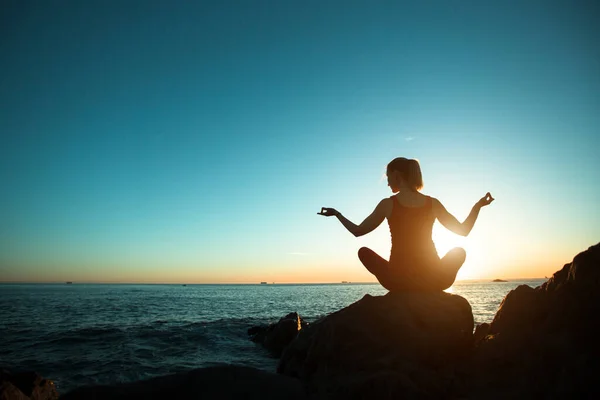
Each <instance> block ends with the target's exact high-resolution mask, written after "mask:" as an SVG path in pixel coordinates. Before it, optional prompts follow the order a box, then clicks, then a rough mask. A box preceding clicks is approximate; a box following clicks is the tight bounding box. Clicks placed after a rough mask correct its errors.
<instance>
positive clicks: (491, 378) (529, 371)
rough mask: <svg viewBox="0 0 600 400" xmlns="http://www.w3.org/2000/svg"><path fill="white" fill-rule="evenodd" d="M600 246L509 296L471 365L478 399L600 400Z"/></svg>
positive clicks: (482, 339)
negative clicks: (599, 376)
mask: <svg viewBox="0 0 600 400" xmlns="http://www.w3.org/2000/svg"><path fill="white" fill-rule="evenodd" d="M599 315H600V244H597V245H595V246H592V247H590V248H589V249H588V250H586V251H584V252H582V253H580V254H578V255H577V256H575V258H574V259H573V261H572V262H571V263H568V264H566V265H565V266H564V267H563V268H562V269H561V270H560V271H557V272H556V273H555V274H554V275H553V276H552V278H550V279H549V280H548V281H547V282H546V283H544V284H543V285H541V286H539V287H537V288H535V289H534V288H531V287H529V286H526V285H521V286H519V287H517V288H516V289H515V290H512V291H511V292H510V293H508V295H507V296H506V297H505V298H504V300H503V302H502V304H501V305H500V308H499V310H498V312H497V313H496V316H495V317H494V320H493V321H492V323H491V324H490V325H489V327H488V329H487V332H482V333H481V334H480V335H478V336H479V338H480V339H481V340H479V341H478V343H477V345H476V348H475V351H474V357H473V361H472V365H471V370H472V376H471V386H472V389H471V396H472V397H474V398H478V397H480V396H483V394H485V395H486V397H488V398H490V397H491V398H510V397H514V396H517V397H525V398H546V399H554V398H556V399H558V398H593V397H595V395H598V397H596V398H600V390H599V389H598V387H597V386H596V384H595V382H594V381H595V379H596V376H597V374H598V373H599V372H600V362H599V360H600V346H599V344H598V340H597V338H596V335H597V334H596V332H597V330H598V328H600V323H598V316H599Z"/></svg>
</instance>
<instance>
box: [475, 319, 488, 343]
mask: <svg viewBox="0 0 600 400" xmlns="http://www.w3.org/2000/svg"><path fill="white" fill-rule="evenodd" d="M489 333H490V324H488V323H486V322H484V323H483V324H479V325H477V326H476V327H475V333H474V334H473V342H474V343H476V344H477V343H479V342H481V341H482V340H483V339H485V338H486V337H487V335H488V334H489Z"/></svg>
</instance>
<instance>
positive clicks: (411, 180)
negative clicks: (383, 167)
mask: <svg viewBox="0 0 600 400" xmlns="http://www.w3.org/2000/svg"><path fill="white" fill-rule="evenodd" d="M386 173H387V178H388V185H389V187H390V189H392V192H394V193H396V192H398V191H400V188H402V187H406V188H408V189H410V190H412V191H415V192H416V191H419V190H421V189H422V188H423V176H422V175H421V166H420V165H419V161H417V160H414V159H410V160H409V159H408V158H404V157H398V158H394V159H393V160H392V161H390V163H389V164H388V165H387V171H386Z"/></svg>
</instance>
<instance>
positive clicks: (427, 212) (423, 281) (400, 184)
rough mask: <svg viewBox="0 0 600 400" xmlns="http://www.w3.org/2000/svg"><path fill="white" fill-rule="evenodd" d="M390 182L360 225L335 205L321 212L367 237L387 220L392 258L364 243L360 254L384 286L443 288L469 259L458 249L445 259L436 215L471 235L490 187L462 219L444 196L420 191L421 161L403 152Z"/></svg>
mask: <svg viewBox="0 0 600 400" xmlns="http://www.w3.org/2000/svg"><path fill="white" fill-rule="evenodd" d="M387 180H388V186H389V187H390V189H391V190H392V193H396V194H395V195H393V196H391V197H389V198H386V199H383V200H381V201H380V202H379V204H378V205H377V207H375V210H374V211H373V212H372V213H371V215H369V216H368V217H367V218H366V219H365V220H364V221H363V222H362V223H361V224H360V225H355V224H354V223H352V222H350V221H349V220H348V219H346V218H345V217H344V216H343V215H342V214H341V213H340V212H339V211H337V210H336V209H335V208H326V207H323V208H322V209H321V212H320V213H318V214H319V215H324V216H326V217H331V216H335V217H337V218H338V219H339V220H340V222H341V223H342V224H343V225H344V227H346V229H348V231H350V233H352V234H353V235H354V236H357V237H358V236H362V235H366V234H367V233H369V232H371V231H372V230H374V229H375V228H377V227H378V226H379V225H380V224H381V223H382V222H383V220H384V219H387V221H388V224H389V227H390V233H391V235H392V251H391V254H390V260H389V261H386V260H385V259H383V258H382V257H380V256H379V255H377V254H376V253H375V252H374V251H373V250H371V249H369V248H366V247H362V248H361V249H360V250H359V251H358V258H359V259H360V261H361V262H362V263H363V265H364V266H365V267H366V268H367V269H368V270H369V272H371V273H372V274H373V275H375V277H377V280H378V281H379V282H380V283H381V285H382V286H383V287H385V288H386V289H388V290H393V291H396V290H444V289H447V288H449V287H450V286H452V284H453V283H454V280H455V279H456V274H457V273H458V270H459V269H460V267H461V266H462V265H463V263H464V262H465V257H466V252H465V250H464V249H462V248H459V247H457V248H454V249H452V250H450V251H449V252H448V254H446V255H445V256H444V257H442V258H441V259H440V258H439V257H438V255H437V252H436V250H435V246H434V244H433V241H432V239H431V232H432V229H433V223H434V222H435V220H436V219H437V220H438V221H440V223H441V224H442V225H443V226H444V227H446V228H447V229H449V230H450V231H452V232H454V233H456V234H458V235H461V236H467V235H468V234H469V232H471V229H473V225H474V224H475V220H477V216H478V215H479V210H480V209H481V207H485V206H487V205H489V204H490V203H491V202H492V201H494V198H493V197H492V196H491V194H490V193H489V192H488V193H487V194H486V195H485V196H484V197H482V198H481V199H480V200H479V201H478V202H477V203H475V205H474V206H473V208H472V209H471V213H470V214H469V216H468V217H467V219H465V220H464V221H463V222H462V223H460V222H458V220H457V219H456V218H455V217H454V216H453V215H452V214H450V213H449V212H448V211H446V208H444V206H443V205H442V203H440V201H439V200H437V199H435V198H433V197H429V196H426V195H424V194H422V193H420V192H419V190H421V188H422V187H423V178H422V175H421V167H420V166H419V162H418V161H417V160H409V159H406V158H403V157H398V158H396V159H394V160H392V161H391V162H390V163H389V164H388V166H387Z"/></svg>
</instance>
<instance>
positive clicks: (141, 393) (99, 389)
mask: <svg viewBox="0 0 600 400" xmlns="http://www.w3.org/2000/svg"><path fill="white" fill-rule="evenodd" d="M284 398H285V399H290V400H295V399H305V398H306V394H305V391H304V388H303V386H302V384H301V383H300V382H299V381H298V380H296V379H293V378H289V377H286V376H281V375H277V374H274V373H270V372H266V371H261V370H258V369H255V368H249V367H242V366H235V365H222V366H216V367H209V368H200V369H195V370H191V371H188V372H185V373H178V374H173V375H167V376H161V377H157V378H152V379H148V380H143V381H138V382H132V383H124V384H118V385H108V386H88V387H83V388H78V389H75V390H73V391H71V392H69V393H67V394H66V395H64V396H62V397H61V400H79V399H81V400H100V399H107V400H129V399H146V400H164V399H232V400H233V399H236V400H237V399H261V400H269V399H273V400H275V399H277V400H279V399H284Z"/></svg>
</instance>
